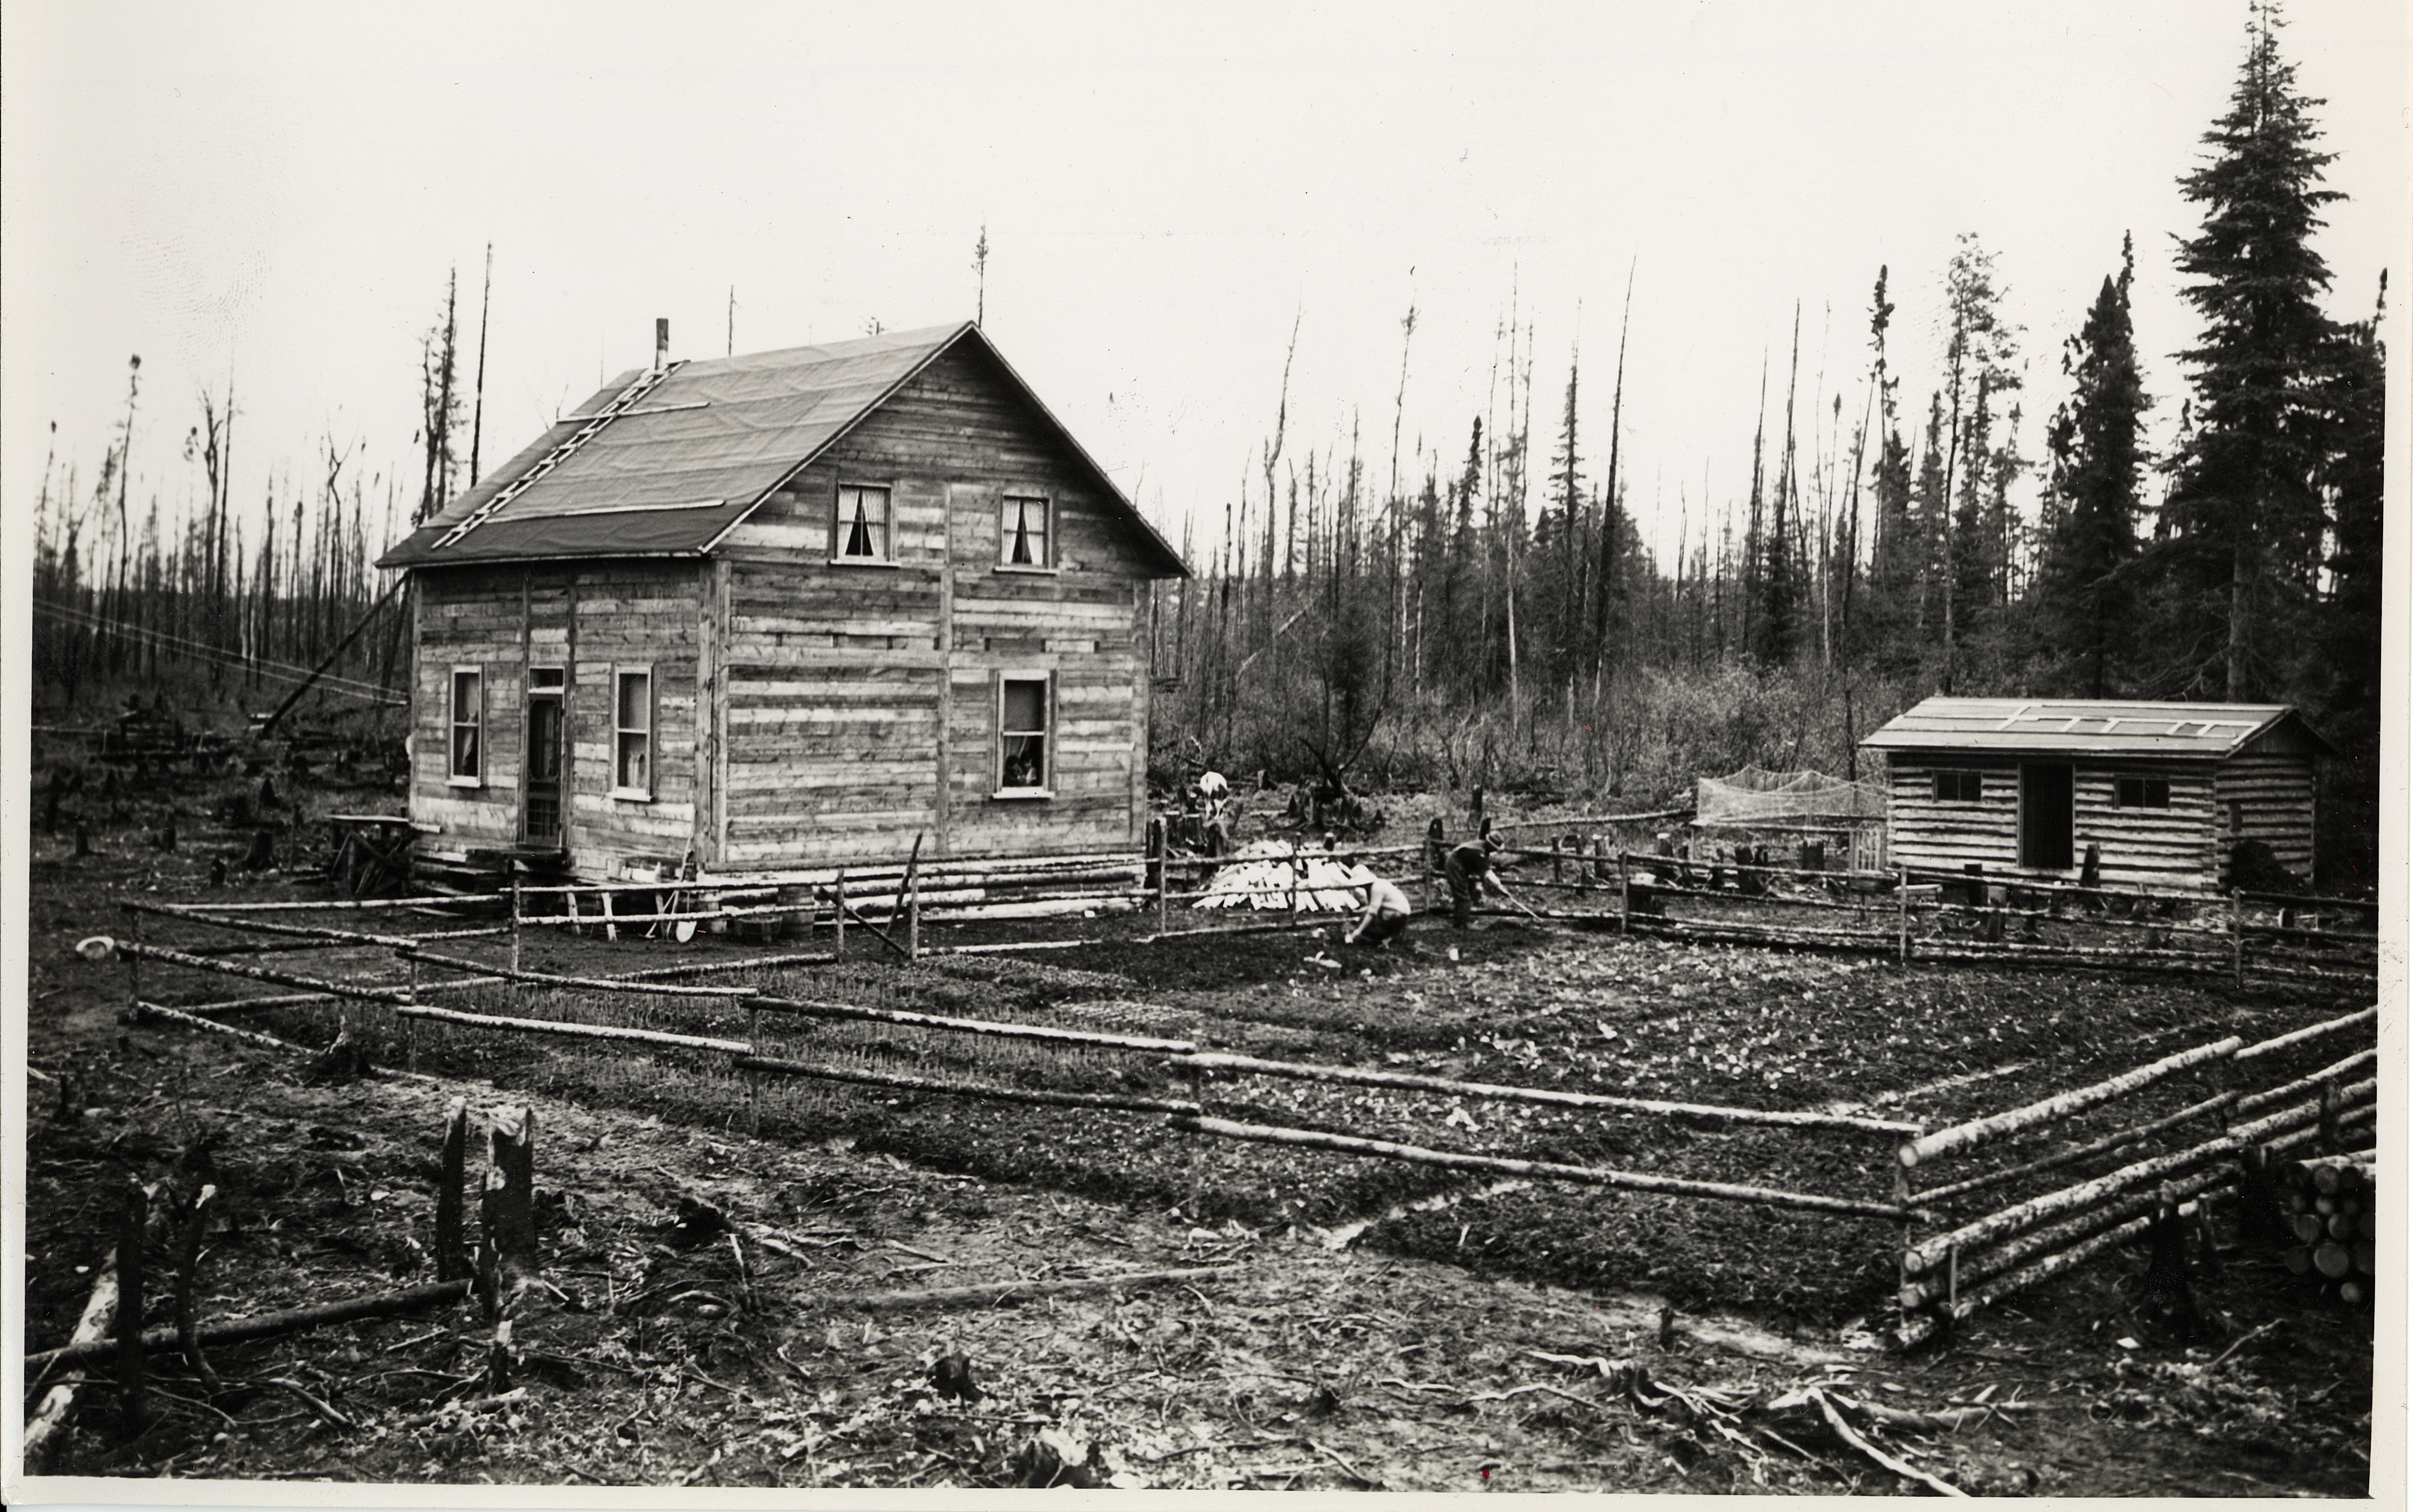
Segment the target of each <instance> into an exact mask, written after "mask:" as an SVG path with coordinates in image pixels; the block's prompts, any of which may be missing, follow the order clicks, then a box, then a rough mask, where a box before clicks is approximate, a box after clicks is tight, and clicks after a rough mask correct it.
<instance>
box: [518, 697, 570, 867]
mask: <svg viewBox="0 0 2413 1512" xmlns="http://www.w3.org/2000/svg"><path fill="white" fill-rule="evenodd" d="M561 734H562V719H561V691H560V689H552V690H550V691H547V690H543V689H530V690H529V693H528V701H527V775H526V780H525V782H524V783H523V786H522V792H521V802H520V838H521V839H522V840H523V841H525V842H526V843H527V844H529V845H539V846H558V845H559V844H560V843H561V746H562V739H561Z"/></svg>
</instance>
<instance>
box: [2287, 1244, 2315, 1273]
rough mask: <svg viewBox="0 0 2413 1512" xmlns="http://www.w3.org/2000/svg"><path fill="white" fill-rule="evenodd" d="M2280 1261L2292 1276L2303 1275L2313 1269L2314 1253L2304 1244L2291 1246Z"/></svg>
mask: <svg viewBox="0 0 2413 1512" xmlns="http://www.w3.org/2000/svg"><path fill="white" fill-rule="evenodd" d="M2279 1259H2280V1262H2281V1263H2282V1264H2284V1265H2285V1266H2286V1267H2287V1274H2289V1275H2291V1276H2301V1275H2303V1274H2305V1273H2306V1272H2307V1271H2309V1270H2311V1269H2312V1268H2313V1252H2312V1251H2311V1250H2310V1249H2308V1248H2306V1247H2305V1246H2303V1245H2302V1244H2291V1245H2289V1246H2288V1247H2287V1250H2286V1252H2285V1253H2282V1254H2281V1255H2280V1256H2279Z"/></svg>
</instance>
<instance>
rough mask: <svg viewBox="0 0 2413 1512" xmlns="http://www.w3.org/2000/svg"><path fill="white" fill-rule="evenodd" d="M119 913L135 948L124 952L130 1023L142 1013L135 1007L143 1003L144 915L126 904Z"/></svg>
mask: <svg viewBox="0 0 2413 1512" xmlns="http://www.w3.org/2000/svg"><path fill="white" fill-rule="evenodd" d="M118 911H119V912H122V913H124V914H125V915H126V937H127V938H128V939H130V940H132V941H134V948H133V949H132V950H129V951H125V952H122V953H121V954H123V955H124V956H126V1018H127V1020H128V1021H129V1022H130V1021H131V1020H132V1019H133V1018H134V1017H135V1015H137V1014H138V1013H140V1012H141V1010H140V1009H138V1008H137V1007H136V1006H135V1005H136V1004H137V1003H139V1002H141V1001H142V915H141V912H138V911H136V910H134V909H132V908H129V907H127V906H126V905H125V904H122V903H121V904H119V905H118Z"/></svg>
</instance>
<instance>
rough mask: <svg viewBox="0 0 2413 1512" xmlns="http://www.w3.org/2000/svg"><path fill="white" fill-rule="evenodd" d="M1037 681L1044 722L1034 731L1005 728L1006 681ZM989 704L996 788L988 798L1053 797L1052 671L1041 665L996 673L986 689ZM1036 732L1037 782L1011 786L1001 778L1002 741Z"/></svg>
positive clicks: (1054, 767) (1003, 760)
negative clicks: (994, 680) (987, 690)
mask: <svg viewBox="0 0 2413 1512" xmlns="http://www.w3.org/2000/svg"><path fill="white" fill-rule="evenodd" d="M1033 682H1035V683H1037V684H1039V686H1040V695H1039V707H1040V715H1041V718H1042V719H1044V723H1043V724H1042V725H1041V727H1040V728H1039V730H1037V731H1036V732H1032V731H1028V730H1008V729H1007V728H1006V727H1005V689H1006V685H1007V684H1009V683H1033ZM990 707H991V709H992V710H993V711H994V714H995V724H994V726H993V728H994V729H995V730H996V732H997V740H996V745H995V757H996V765H995V766H994V767H993V768H992V770H993V771H995V772H996V774H997V788H996V790H995V791H994V792H992V793H990V794H989V796H990V797H992V798H1053V797H1054V796H1056V760H1057V755H1056V726H1057V719H1056V674H1054V673H1052V672H1049V671H1047V670H1045V669H1044V668H1029V669H1009V670H1004V671H1000V672H999V673H998V674H997V680H996V682H995V684H994V685H993V686H992V687H991V689H990ZM1034 733H1035V734H1038V736H1039V741H1040V745H1039V767H1040V769H1039V782H1038V785H1037V786H1035V787H1034V786H1023V787H1012V786H1009V785H1007V783H1006V780H1005V742H1006V740H1007V738H1008V737H1009V736H1012V735H1021V734H1034Z"/></svg>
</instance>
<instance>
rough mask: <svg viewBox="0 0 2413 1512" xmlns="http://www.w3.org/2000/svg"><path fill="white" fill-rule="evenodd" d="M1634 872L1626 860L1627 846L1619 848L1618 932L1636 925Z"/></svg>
mask: <svg viewBox="0 0 2413 1512" xmlns="http://www.w3.org/2000/svg"><path fill="white" fill-rule="evenodd" d="M1633 880H1634V879H1633V872H1632V869H1631V868H1630V867H1627V865H1626V862H1625V848H1624V847H1623V846H1619V847H1618V850H1617V932H1618V933H1619V934H1624V933H1626V932H1627V931H1629V930H1631V929H1632V928H1633V927H1634V912H1633V909H1634V895H1633Z"/></svg>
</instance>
